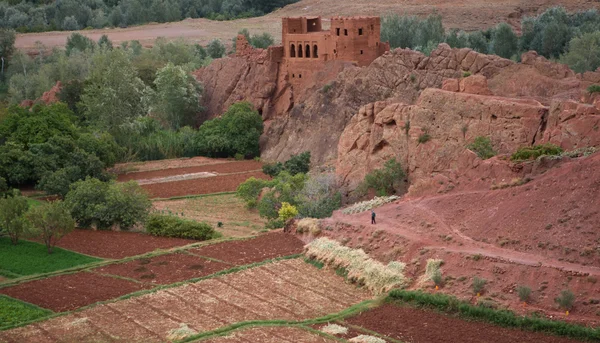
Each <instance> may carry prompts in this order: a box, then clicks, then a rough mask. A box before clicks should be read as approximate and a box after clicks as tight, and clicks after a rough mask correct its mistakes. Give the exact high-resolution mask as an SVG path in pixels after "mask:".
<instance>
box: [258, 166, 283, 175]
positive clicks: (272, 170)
mask: <svg viewBox="0 0 600 343" xmlns="http://www.w3.org/2000/svg"><path fill="white" fill-rule="evenodd" d="M262 170H263V173H265V174H267V175H269V176H270V177H275V176H277V175H278V174H279V173H281V171H282V170H283V164H282V163H281V162H277V163H266V164H264V165H263V167H262Z"/></svg>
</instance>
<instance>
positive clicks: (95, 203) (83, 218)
mask: <svg viewBox="0 0 600 343" xmlns="http://www.w3.org/2000/svg"><path fill="white" fill-rule="evenodd" d="M65 202H66V204H67V206H68V207H69V209H70V211H71V214H72V216H73V218H75V220H76V221H77V223H78V224H79V225H80V226H82V227H90V226H95V227H97V228H98V229H110V228H111V227H113V226H118V227H120V228H121V229H122V230H128V229H130V228H131V227H133V226H134V225H135V224H137V223H140V222H143V221H144V220H145V219H146V217H147V216H148V211H149V210H150V207H151V206H152V204H151V202H150V200H149V199H148V195H147V194H146V192H145V191H144V189H143V188H142V187H140V186H139V185H138V184H137V183H136V182H134V181H130V182H126V183H116V182H114V181H111V182H102V181H100V180H98V179H94V178H87V179H86V180H84V181H77V182H75V183H73V184H72V185H71V190H70V191H69V193H67V196H66V198H65Z"/></svg>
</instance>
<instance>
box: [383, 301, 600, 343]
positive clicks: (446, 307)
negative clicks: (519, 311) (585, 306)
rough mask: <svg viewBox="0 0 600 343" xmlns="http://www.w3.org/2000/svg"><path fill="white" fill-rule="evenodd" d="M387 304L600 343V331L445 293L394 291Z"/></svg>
mask: <svg viewBox="0 0 600 343" xmlns="http://www.w3.org/2000/svg"><path fill="white" fill-rule="evenodd" d="M386 300H387V301H391V302H394V301H402V302H407V303H409V304H412V305H416V306H418V307H423V308H430V309H435V310H438V311H441V312H445V313H448V314H455V315H458V316H459V317H461V318H465V319H478V320H484V321H487V322H489V323H492V324H496V325H500V326H504V327H513V328H518V329H522V330H528V331H537V332H546V333H551V334H555V335H559V336H566V337H570V338H575V339H583V340H590V341H597V340H599V339H600V329H599V328H596V329H594V328H590V327H584V326H579V325H575V324H570V323H566V322H561V321H553V320H548V319H545V318H539V317H530V316H527V317H521V316H518V315H516V314H515V313H513V312H511V311H508V310H496V309H491V308H486V307H483V306H474V305H471V304H469V303H467V302H462V301H460V300H458V299H457V298H455V297H453V296H449V295H445V294H441V293H435V294H430V293H425V292H422V291H406V290H399V289H395V290H392V291H391V292H390V293H389V295H388V297H387V299H386Z"/></svg>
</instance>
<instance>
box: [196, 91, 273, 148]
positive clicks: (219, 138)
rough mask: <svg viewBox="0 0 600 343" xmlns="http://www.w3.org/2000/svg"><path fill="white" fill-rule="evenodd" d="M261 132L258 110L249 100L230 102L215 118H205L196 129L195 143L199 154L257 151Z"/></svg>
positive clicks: (261, 123) (260, 118) (260, 119)
mask: <svg viewBox="0 0 600 343" xmlns="http://www.w3.org/2000/svg"><path fill="white" fill-rule="evenodd" d="M262 132H263V121H262V117H261V116H260V114H258V112H257V111H255V110H254V109H253V108H252V105H251V104H250V103H248V102H238V103H235V104H233V105H231V106H230V107H229V108H228V109H227V111H226V112H225V113H224V114H223V115H222V116H221V117H218V118H215V119H211V120H207V121H205V122H204V123H203V124H202V126H200V128H199V129H198V134H197V135H196V144H197V147H198V150H199V152H200V153H201V154H203V155H205V156H212V157H232V156H235V154H241V155H244V156H246V157H253V156H259V155H260V147H259V145H258V140H259V138H260V135H261V134H262Z"/></svg>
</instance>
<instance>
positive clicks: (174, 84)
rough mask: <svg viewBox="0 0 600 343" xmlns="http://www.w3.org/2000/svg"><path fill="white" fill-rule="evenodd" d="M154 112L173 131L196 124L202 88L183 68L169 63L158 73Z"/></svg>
mask: <svg viewBox="0 0 600 343" xmlns="http://www.w3.org/2000/svg"><path fill="white" fill-rule="evenodd" d="M154 84H155V85H156V94H155V97H154V106H153V109H152V110H153V112H154V113H155V114H156V115H158V117H159V118H161V119H162V121H163V122H164V123H166V124H167V125H168V126H169V127H170V128H171V129H174V130H178V129H179V128H181V127H183V126H185V125H192V124H194V120H195V117H196V115H197V114H198V112H200V110H201V107H200V94H201V92H202V87H201V86H200V84H199V83H198V81H197V80H196V78H194V77H193V76H192V75H191V74H190V73H188V72H187V71H186V70H185V69H184V68H183V67H179V66H175V65H174V64H173V63H170V62H169V63H168V64H167V65H166V66H165V67H164V68H162V69H161V70H159V71H158V73H157V74H156V79H155V80H154Z"/></svg>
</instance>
